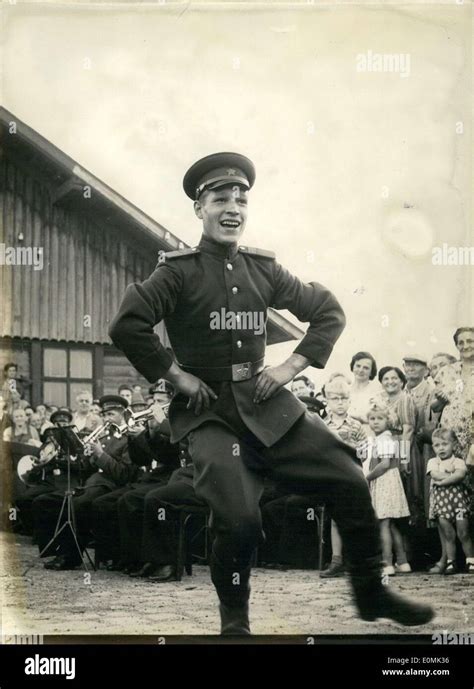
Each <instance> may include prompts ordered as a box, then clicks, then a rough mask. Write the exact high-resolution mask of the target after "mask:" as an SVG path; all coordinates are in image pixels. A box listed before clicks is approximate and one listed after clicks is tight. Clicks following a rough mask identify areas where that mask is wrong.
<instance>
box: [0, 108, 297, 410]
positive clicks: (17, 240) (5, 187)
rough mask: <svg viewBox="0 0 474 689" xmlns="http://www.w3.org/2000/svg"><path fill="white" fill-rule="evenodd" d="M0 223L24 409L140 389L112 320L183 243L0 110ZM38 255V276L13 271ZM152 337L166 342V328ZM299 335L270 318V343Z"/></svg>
mask: <svg viewBox="0 0 474 689" xmlns="http://www.w3.org/2000/svg"><path fill="white" fill-rule="evenodd" d="M0 218H1V221H0V224H1V230H0V263H2V264H3V265H0V271H1V278H0V288H1V298H0V364H1V366H2V369H3V366H4V364H5V363H7V362H9V361H14V362H15V363H17V364H18V366H19V369H20V373H21V374H22V375H23V376H24V377H26V378H27V379H29V380H30V381H31V384H30V386H29V388H30V389H29V394H28V393H27V394H26V397H27V398H29V399H30V401H31V403H32V404H34V405H36V404H38V403H39V402H40V401H44V402H46V403H49V404H56V405H63V404H65V405H68V406H74V404H75V396H76V394H77V392H78V391H79V390H82V389H88V390H90V391H91V392H92V393H93V395H94V397H99V396H100V395H101V394H104V393H109V392H116V391H117V388H118V385H119V384H121V383H127V384H136V383H139V384H141V385H142V386H143V387H144V389H146V388H147V387H148V383H147V382H146V381H145V380H144V379H143V378H140V376H139V375H138V373H137V372H136V371H135V369H134V368H133V367H132V366H131V365H130V364H129V362H128V361H127V359H126V358H125V357H124V356H123V355H122V354H121V352H119V351H118V350H117V349H116V348H115V347H114V346H113V345H112V344H111V342H110V338H109V336H108V333H107V331H108V327H109V323H110V321H111V319H112V318H113V316H114V314H115V313H116V312H117V309H118V306H119V303H120V300H121V298H122V295H123V293H124V290H125V288H126V286H127V285H128V284H129V283H131V282H136V281H141V280H143V279H145V278H146V277H148V276H149V275H150V273H151V272H152V271H153V269H154V268H155V265H156V263H157V258H158V252H159V251H160V250H164V251H170V250H174V249H178V248H183V247H185V246H187V244H185V242H183V241H181V240H180V239H179V238H178V237H176V235H174V234H173V233H172V232H170V231H168V230H167V229H166V228H165V227H163V226H162V225H160V224H159V223H158V222H156V221H155V220H152V218H150V217H149V216H147V215H146V214H145V213H142V211H140V210H139V209H138V208H136V207H135V206H133V205H132V204H131V203H129V202H128V201H127V200H126V199H124V198H123V197H122V196H120V195H119V194H117V193H116V192H114V191H113V190H112V189H111V188H110V187H108V186H107V185H106V184H104V183H103V182H101V181H100V180H99V179H97V178H96V177H94V175H92V174H91V173H90V172H88V171H87V170H85V169H84V168H83V167H81V166H80V165H79V164H78V163H76V162H75V161H74V160H72V159H71V158H70V157H68V156H67V155H66V154H65V153H63V152H62V151H60V150H59V149H58V148H57V147H56V146H54V145H53V144H51V143H50V142H49V141H47V140H46V139H44V138H43V137H42V136H40V134H38V133H37V132H35V131H34V130H33V129H31V128H30V127H28V126H27V125H26V124H24V123H23V122H21V121H20V120H19V119H18V118H17V117H15V116H14V115H13V114H12V113H10V112H8V111H7V110H5V109H4V108H0ZM39 248H41V250H42V261H43V266H42V269H36V268H35V266H34V265H10V264H11V263H12V261H14V260H16V259H15V258H12V256H13V257H14V256H18V255H20V254H22V255H23V256H24V257H26V256H27V255H28V252H29V251H30V252H31V253H30V258H33V257H34V256H35V255H36V257H37V258H39V256H40V255H39V254H34V253H33V251H34V250H35V249H39ZM12 249H14V252H12ZM19 249H20V251H18V250H19ZM38 265H39V262H38ZM156 330H157V332H158V333H159V335H160V337H162V338H163V340H164V342H165V343H168V340H167V336H166V332H165V330H164V327H163V325H162V324H160V325H159V326H157V328H156ZM300 336H301V331H300V330H299V329H298V328H297V327H295V326H294V325H292V324H291V323H290V322H289V321H287V320H286V319H285V318H284V317H283V316H281V315H280V314H278V313H277V312H274V311H273V312H271V314H270V317H269V326H268V343H269V344H272V343H276V342H283V341H287V340H291V339H295V338H299V337H300Z"/></svg>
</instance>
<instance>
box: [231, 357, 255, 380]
mask: <svg viewBox="0 0 474 689" xmlns="http://www.w3.org/2000/svg"><path fill="white" fill-rule="evenodd" d="M251 377H252V362H251V361H246V362H245V363H244V364H232V382H233V383H238V382H239V381H241V380H249V378H251Z"/></svg>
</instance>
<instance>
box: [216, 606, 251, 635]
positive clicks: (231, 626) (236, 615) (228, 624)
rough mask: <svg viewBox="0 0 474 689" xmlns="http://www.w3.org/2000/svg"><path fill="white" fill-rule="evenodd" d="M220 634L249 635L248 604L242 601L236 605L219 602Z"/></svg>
mask: <svg viewBox="0 0 474 689" xmlns="http://www.w3.org/2000/svg"><path fill="white" fill-rule="evenodd" d="M219 612H220V614H221V634H222V636H249V635H250V633H251V632H250V622H249V604H248V601H247V603H244V604H243V605H240V606H238V607H232V608H231V607H229V606H228V605H224V603H220V605H219Z"/></svg>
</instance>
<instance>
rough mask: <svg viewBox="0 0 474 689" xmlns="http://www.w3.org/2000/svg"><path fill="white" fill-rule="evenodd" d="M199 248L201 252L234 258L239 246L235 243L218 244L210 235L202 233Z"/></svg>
mask: <svg viewBox="0 0 474 689" xmlns="http://www.w3.org/2000/svg"><path fill="white" fill-rule="evenodd" d="M199 248H200V249H201V252H204V253H207V254H212V255H213V256H220V257H221V258H230V259H232V258H235V257H236V255H237V253H238V251H239V247H238V245H237V244H232V245H230V246H229V245H228V244H220V243H219V242H216V241H215V240H214V239H211V238H210V237H206V236H205V235H202V237H201V241H200V242H199Z"/></svg>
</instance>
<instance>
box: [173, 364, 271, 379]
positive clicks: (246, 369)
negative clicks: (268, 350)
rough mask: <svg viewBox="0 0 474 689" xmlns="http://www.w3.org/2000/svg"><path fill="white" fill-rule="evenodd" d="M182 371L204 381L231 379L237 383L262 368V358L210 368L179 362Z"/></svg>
mask: <svg viewBox="0 0 474 689" xmlns="http://www.w3.org/2000/svg"><path fill="white" fill-rule="evenodd" d="M180 365H181V368H182V369H183V371H186V372H187V373H192V374H193V376H197V377H198V378H202V380H204V381H207V380H209V381H218V380H231V381H232V382H233V383H238V382H240V381H241V380H250V378H253V377H254V376H256V375H257V374H259V373H260V372H261V371H263V369H264V366H265V364H264V359H259V360H258V361H244V362H242V363H241V364H233V365H232V366H213V367H212V368H205V367H201V366H186V364H180Z"/></svg>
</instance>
